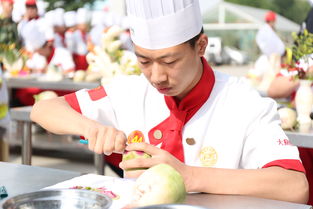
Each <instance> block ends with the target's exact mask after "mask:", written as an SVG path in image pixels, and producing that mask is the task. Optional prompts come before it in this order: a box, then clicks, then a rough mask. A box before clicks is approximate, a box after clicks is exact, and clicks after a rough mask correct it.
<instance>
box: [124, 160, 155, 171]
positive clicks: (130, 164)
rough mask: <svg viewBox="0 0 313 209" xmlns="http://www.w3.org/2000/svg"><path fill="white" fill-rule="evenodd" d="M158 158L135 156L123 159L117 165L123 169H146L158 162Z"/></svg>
mask: <svg viewBox="0 0 313 209" xmlns="http://www.w3.org/2000/svg"><path fill="white" fill-rule="evenodd" d="M159 163H160V162H159V159H158V158H157V159H153V158H135V159H131V160H124V161H122V162H121V163H120V164H119V166H120V168H122V169H123V170H129V169H143V168H144V169H146V168H150V167H152V166H154V165H156V164H159Z"/></svg>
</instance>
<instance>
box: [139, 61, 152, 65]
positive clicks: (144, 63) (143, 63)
mask: <svg viewBox="0 0 313 209" xmlns="http://www.w3.org/2000/svg"><path fill="white" fill-rule="evenodd" d="M139 62H140V64H142V65H147V64H149V63H150V62H149V61H139Z"/></svg>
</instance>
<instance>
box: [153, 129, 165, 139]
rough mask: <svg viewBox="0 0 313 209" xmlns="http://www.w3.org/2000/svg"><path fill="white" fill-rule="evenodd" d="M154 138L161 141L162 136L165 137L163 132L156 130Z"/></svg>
mask: <svg viewBox="0 0 313 209" xmlns="http://www.w3.org/2000/svg"><path fill="white" fill-rule="evenodd" d="M153 136H154V138H156V139H161V138H162V136H163V134H162V131H160V130H155V131H154V133H153Z"/></svg>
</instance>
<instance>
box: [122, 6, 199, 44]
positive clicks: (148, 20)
mask: <svg viewBox="0 0 313 209" xmlns="http://www.w3.org/2000/svg"><path fill="white" fill-rule="evenodd" d="M126 6H127V14H128V18H129V24H130V32H131V38H132V40H133V42H134V43H135V44H136V45H138V46H140V47H143V48H146V49H162V48H168V47H172V46H176V45H178V44H181V43H184V42H186V41H188V40H190V39H191V38H193V37H195V36H196V35H198V34H199V33H200V31H201V28H202V17H201V11H200V7H199V1H198V0H126Z"/></svg>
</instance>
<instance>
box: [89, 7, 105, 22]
mask: <svg viewBox="0 0 313 209" xmlns="http://www.w3.org/2000/svg"><path fill="white" fill-rule="evenodd" d="M104 17H105V15H104V13H103V12H102V11H101V10H96V11H93V12H92V15H91V25H92V26H96V25H102V24H103V19H104Z"/></svg>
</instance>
